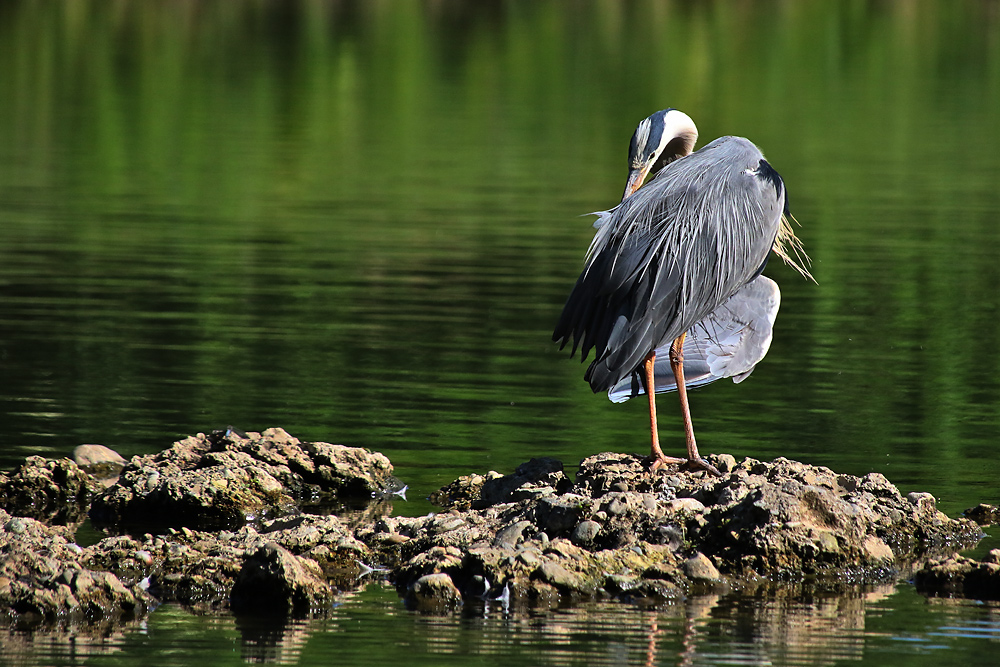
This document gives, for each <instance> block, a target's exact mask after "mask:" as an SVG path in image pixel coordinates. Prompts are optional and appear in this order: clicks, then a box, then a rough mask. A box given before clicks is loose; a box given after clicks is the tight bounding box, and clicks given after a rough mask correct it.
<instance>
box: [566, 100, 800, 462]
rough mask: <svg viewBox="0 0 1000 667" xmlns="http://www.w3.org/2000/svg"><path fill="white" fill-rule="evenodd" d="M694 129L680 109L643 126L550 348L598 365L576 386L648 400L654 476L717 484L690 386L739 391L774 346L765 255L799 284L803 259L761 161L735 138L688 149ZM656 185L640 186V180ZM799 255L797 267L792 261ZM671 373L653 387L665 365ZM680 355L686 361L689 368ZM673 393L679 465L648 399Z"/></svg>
mask: <svg viewBox="0 0 1000 667" xmlns="http://www.w3.org/2000/svg"><path fill="white" fill-rule="evenodd" d="M697 138H698V130H697V128H696V127H695V125H694V122H693V121H692V120H691V118H689V117H688V116H687V115H686V114H684V113H682V112H680V111H678V110H676V109H666V110H663V111H658V112H656V113H654V114H653V115H651V116H649V117H648V118H645V119H644V120H642V121H641V122H640V123H639V126H638V127H637V128H636V130H635V133H634V134H633V135H632V141H631V143H630V145H629V176H628V181H627V184H626V186H625V192H624V194H623V196H622V202H621V203H620V204H619V205H618V206H616V207H615V208H613V209H612V210H610V211H604V212H601V213H599V214H598V216H599V219H598V221H597V223H595V226H597V227H598V231H597V233H596V234H595V236H594V240H593V241H592V242H591V245H590V249H589V250H588V253H587V263H586V266H585V268H584V270H583V273H581V274H580V278H579V279H578V280H577V282H576V286H575V287H574V288H573V291H572V292H571V293H570V295H569V298H568V299H567V301H566V306H565V307H564V308H563V312H562V316H561V317H560V318H559V323H558V324H557V325H556V329H555V333H554V334H553V336H552V337H553V340H557V341H561V347H563V346H565V345H566V343H567V342H568V341H569V340H570V338H572V339H573V352H575V351H576V349H577V347H578V346H581V344H582V347H581V357H582V358H586V357H587V355H588V354H589V352H590V350H591V348H594V349H595V358H594V360H593V362H591V364H590V367H589V368H588V369H587V372H586V374H585V375H584V378H585V379H586V380H587V381H588V382H589V383H590V386H591V388H592V389H593V390H594V392H595V393H596V392H598V391H608V394H609V397H610V398H611V399H612V400H614V401H620V400H627V399H628V398H630V397H632V396H635V395H637V394H638V393H643V391H645V393H646V394H648V397H649V421H650V432H651V440H652V445H651V455H652V459H653V461H652V469H653V470H655V469H656V468H658V467H660V466H661V465H664V464H668V463H687V464H688V465H689V466H691V467H694V468H701V469H704V470H708V471H709V472H711V473H713V474H716V475H717V474H719V473H718V470H716V469H715V468H714V467H713V466H712V465H711V464H709V463H708V462H707V461H705V460H704V459H702V458H701V455H700V454H699V453H698V445H697V443H696V441H695V437H694V428H693V426H692V424H691V414H690V409H689V407H688V401H687V391H686V386H687V384H688V383H690V384H691V385H692V386H697V385H700V384H706V383H708V382H712V381H714V380H717V379H719V378H722V377H733V378H734V380H735V381H737V382H739V381H740V380H742V379H743V378H745V377H746V376H747V375H749V374H750V372H751V371H752V370H753V368H754V366H755V365H756V364H757V362H758V361H760V359H762V358H763V356H764V354H765V353H766V352H767V348H768V346H769V345H770V339H771V325H772V323H773V322H774V317H775V315H776V314H777V309H778V303H779V292H778V287H777V285H776V284H775V283H774V282H773V281H772V280H770V279H769V278H766V277H764V276H762V275H761V271H763V269H764V266H765V265H766V264H767V257H768V253H769V252H770V251H771V250H772V249H773V250H774V251H775V253H776V254H777V255H778V256H779V257H781V258H782V259H784V260H785V261H786V262H788V263H789V264H790V265H792V266H793V267H794V268H796V269H797V270H798V271H799V272H800V273H802V274H803V275H804V276H808V277H811V276H809V272H808V271H807V270H806V269H805V268H804V267H803V266H802V264H801V262H800V261H796V259H799V260H801V259H803V258H805V259H806V260H808V258H806V257H805V255H804V253H802V246H801V243H800V242H799V240H798V239H797V238H796V237H795V234H794V232H793V231H792V228H791V226H790V225H789V223H788V220H787V218H786V217H785V214H787V212H788V210H787V201H786V197H785V187H784V183H783V182H782V180H781V177H780V176H779V175H778V172H776V171H775V170H774V169H773V168H772V167H771V165H770V164H768V163H767V161H766V160H765V159H764V156H763V154H761V152H760V150H758V149H757V147H756V146H754V145H753V144H752V143H751V142H750V141H748V140H746V139H743V138H741V137H722V138H720V139H716V140H715V141H713V142H712V143H710V144H708V145H707V146H705V147H704V148H702V149H701V150H699V151H697V152H695V153H692V152H691V151H692V149H693V148H694V144H695V142H696V141H697ZM650 171H653V172H655V176H654V177H653V179H652V180H651V181H650V183H649V184H647V185H646V186H645V187H640V186H642V183H643V181H644V180H645V178H646V176H647V174H649V173H650ZM793 254H794V255H795V257H793V256H792V255H793ZM663 354H667V356H668V358H669V363H670V368H671V371H672V375H673V377H672V378H671V380H672V381H671V380H662V379H661V380H660V381H657V379H656V375H657V372H658V370H659V373H660V375H661V376H662V375H663V374H664V373H665V371H666V369H665V368H664V367H663V365H662V363H661V364H657V363H656V359H657V355H660V356H661V357H662V356H663ZM685 354H688V355H690V356H691V357H692V362H693V363H692V364H691V365H690V366H689V367H686V366H685V363H684V361H685ZM673 389H676V390H677V392H678V394H679V396H680V403H681V413H682V417H683V420H684V431H685V438H686V443H687V459H681V458H675V457H668V456H665V455H664V454H663V451H662V450H661V449H660V444H659V435H658V432H657V427H656V401H655V394H656V393H657V392H660V391H670V390H673Z"/></svg>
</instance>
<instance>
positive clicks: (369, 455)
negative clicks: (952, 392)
mask: <svg viewBox="0 0 1000 667" xmlns="http://www.w3.org/2000/svg"><path fill="white" fill-rule="evenodd" d="M103 455H104V454H102V456H103ZM112 458H113V457H112ZM709 460H710V462H711V463H712V464H713V465H715V466H716V467H717V468H718V469H719V470H720V471H721V472H722V473H723V476H722V477H710V476H708V475H707V474H705V473H687V472H680V471H678V470H677V469H669V468H668V469H663V470H658V471H657V472H656V473H650V472H649V471H648V468H647V466H646V464H645V461H644V460H643V459H642V458H640V457H637V456H634V455H626V454H614V453H606V454H600V455H597V456H593V457H590V458H588V459H586V460H584V461H583V462H582V463H581V464H580V468H579V470H578V472H577V475H576V479H575V482H574V481H573V480H572V479H570V477H569V476H567V475H566V473H565V471H564V469H563V464H562V463H561V462H560V461H558V460H555V459H551V458H539V459H532V460H531V461H529V462H527V463H525V464H522V465H521V466H519V467H518V468H517V469H516V470H515V471H514V472H512V473H511V474H509V475H503V474H500V473H497V472H489V473H486V474H473V475H468V476H465V477H462V478H460V479H458V480H456V481H455V482H453V483H452V484H449V485H447V486H445V487H443V488H442V489H440V490H439V491H437V492H435V493H434V494H433V498H434V500H435V501H436V502H437V503H438V504H439V505H442V506H444V508H445V509H444V511H442V512H440V513H432V514H428V515H426V516H421V517H401V516H395V517H394V516H390V514H391V510H392V505H391V504H390V502H391V501H395V500H399V499H401V496H402V495H403V494H404V493H405V487H403V486H402V484H401V482H399V480H396V479H395V478H394V477H392V466H391V464H390V463H389V461H388V459H386V458H385V457H384V456H382V455H381V454H378V453H373V452H369V451H367V450H363V449H357V448H349V447H342V446H338V445H330V444H327V443H304V442H301V441H299V440H298V439H296V438H293V437H292V436H290V435H288V434H287V433H285V432H284V431H282V430H280V429H269V430H267V431H264V432H262V433H246V434H244V433H241V432H238V431H236V430H235V429H226V430H225V431H221V432H217V433H214V434H210V435H204V434H199V435H197V436H193V437H190V438H186V439H184V440H181V441H179V442H177V443H175V444H174V445H173V446H172V447H171V448H170V449H167V450H165V451H163V452H161V453H159V454H155V455H151V456H144V457H134V458H133V459H132V460H131V461H129V462H128V463H127V464H126V465H125V466H124V467H123V468H122V470H121V475H120V477H119V478H118V481H117V482H116V483H115V484H113V485H112V486H110V487H109V488H107V489H106V490H102V486H101V485H100V483H98V482H96V481H95V479H96V478H95V477H94V476H92V475H88V474H87V472H86V471H85V470H84V469H83V468H81V467H79V466H77V465H76V464H75V463H73V462H71V461H68V460H66V461H65V462H46V461H45V460H44V459H39V460H31V459H29V461H27V462H26V463H25V466H27V468H24V467H22V469H23V470H22V469H19V471H15V473H13V474H10V475H5V476H4V477H3V478H2V479H0V482H2V483H3V488H4V489H7V488H14V489H16V488H34V487H30V485H29V484H27V482H26V481H25V480H29V479H30V480H41V481H38V482H37V483H36V482H33V483H34V484H35V486H36V487H38V488H49V487H50V486H51V487H52V489H59V492H55V491H52V492H47V493H46V494H44V497H45V498H56V499H57V502H55V503H54V504H55V505H57V504H58V502H59V499H62V501H61V502H64V503H66V504H67V505H74V504H76V505H78V506H79V505H82V506H84V509H85V508H86V505H87V503H88V502H90V503H91V505H90V512H91V517H92V520H93V522H94V524H95V525H98V526H104V527H106V529H107V532H108V533H109V534H110V535H109V536H108V537H105V538H104V539H101V540H99V541H98V542H97V543H96V544H93V545H91V546H87V547H80V546H78V545H76V544H74V543H73V542H72V537H71V531H70V529H68V528H65V527H60V526H48V525H45V524H43V523H41V522H39V521H37V520H35V519H33V518H30V517H28V516H24V515H23V514H24V512H25V511H26V510H25V502H24V501H25V499H26V495H25V494H21V495H18V494H16V493H8V495H6V496H5V499H7V500H6V502H7V505H8V509H7V512H10V514H8V513H7V512H3V513H2V514H0V527H2V530H0V549H2V551H0V556H2V557H3V561H2V562H3V566H2V567H3V568H4V569H3V570H2V571H0V574H2V578H0V608H2V609H5V610H7V613H8V616H9V618H10V619H12V622H17V623H23V622H29V621H28V620H26V619H31V620H30V622H36V623H40V622H47V621H51V620H52V619H56V618H70V617H72V618H73V619H81V620H87V619H92V618H95V617H97V616H100V617H102V618H108V617H120V618H123V619H125V618H126V617H128V616H129V615H131V616H132V617H134V616H136V615H141V614H143V613H145V612H146V611H147V610H148V609H149V608H151V607H155V605H156V604H158V603H160V602H165V601H173V602H179V603H181V604H184V605H187V606H189V607H190V608H192V609H194V610H196V611H199V612H214V611H221V610H231V611H233V612H236V613H242V614H252V615H259V614H266V615H273V614H280V615H285V616H309V615H315V614H324V613H326V611H327V610H329V609H330V607H331V605H332V604H333V603H334V601H335V598H336V595H337V594H338V593H339V592H341V591H348V590H353V589H355V588H357V587H359V586H360V585H362V584H363V583H365V582H367V581H370V580H371V579H372V578H375V579H387V580H388V581H390V582H391V583H392V584H394V585H395V586H396V588H397V590H398V591H399V593H400V596H401V597H402V598H403V600H404V602H405V603H406V605H407V606H409V607H410V608H412V609H416V610H419V611H421V612H427V613H451V612H454V611H456V610H459V609H464V610H470V609H472V610H474V609H477V608H479V607H481V606H484V605H492V606H500V607H502V608H503V609H504V610H505V611H516V610H518V609H523V608H525V607H533V608H539V607H541V608H545V607H550V606H554V605H559V604H565V603H571V602H574V601H581V600H590V599H601V598H616V599H620V600H623V601H628V602H631V603H636V604H640V605H644V606H649V605H654V606H655V605H662V604H670V603H671V602H672V601H676V600H678V599H682V598H683V597H684V596H685V595H688V594H691V593H698V594H700V593H702V592H705V591H714V592H718V591H724V590H730V589H733V588H741V589H754V588H755V587H759V586H761V585H767V586H772V585H779V586H787V585H795V586H802V585H823V586H827V587H836V586H844V585H854V584H857V583H863V582H879V581H892V580H895V578H897V577H899V576H900V575H901V574H903V575H905V574H906V573H908V572H910V571H911V568H920V566H921V565H923V567H922V569H919V573H920V575H919V576H920V577H923V580H924V581H927V582H934V581H943V582H950V583H939V584H927V586H931V587H933V586H936V587H937V588H936V589H934V590H941V591H947V592H948V594H968V591H969V588H970V587H971V588H976V589H977V590H978V589H980V588H983V587H985V588H984V590H988V591H994V590H997V588H996V584H991V583H990V582H992V581H993V580H994V579H993V577H994V576H995V574H996V573H995V572H994V570H995V571H997V572H1000V552H997V556H996V557H995V558H994V557H992V555H991V558H992V560H991V559H987V560H986V561H984V562H982V563H979V564H975V562H972V563H970V562H966V561H965V560H962V559H961V557H957V556H951V554H953V553H954V552H955V551H956V550H957V549H960V548H965V547H968V546H971V545H972V544H973V543H975V542H976V541H977V540H978V539H979V538H980V536H981V530H980V528H979V526H978V525H977V524H976V523H974V522H973V521H971V520H969V519H957V520H955V519H950V518H948V517H947V516H945V515H944V514H942V513H941V512H939V511H938V510H937V508H936V504H935V501H934V498H933V497H931V496H930V495H929V494H921V493H911V494H909V495H907V496H904V495H902V494H901V493H900V492H899V491H898V490H897V489H896V488H895V487H894V486H893V485H892V484H891V483H890V482H889V481H888V480H887V479H886V478H885V477H883V476H882V475H880V474H877V473H873V474H869V475H866V476H863V477H853V476H849V475H841V474H837V473H835V472H833V471H831V470H829V469H827V468H823V467H817V466H808V465H805V464H802V463H797V462H794V461H789V460H786V459H777V460H775V461H773V462H770V463H765V462H761V461H756V460H753V459H745V460H743V461H739V462H737V461H736V460H735V459H734V458H733V457H731V456H725V455H722V456H714V457H709ZM74 471H75V472H74ZM77 473H79V474H77ZM13 479H17V480H20V481H18V482H16V483H13V482H11V481H10V480H13ZM63 480H66V481H63ZM60 483H62V484H64V485H65V491H63V486H60ZM12 484H14V485H13V486H11V485H12ZM17 484H21V487H18V486H17ZM81 489H86V492H84V491H82V490H81ZM60 494H61V495H60ZM81 498H82V499H83V500H80V499H81ZM350 498H354V499H358V498H365V499H367V500H368V501H369V504H368V505H367V506H366V507H363V508H355V509H354V510H352V511H347V512H338V514H337V515H331V514H329V513H327V512H326V511H320V510H319V509H318V508H319V507H325V506H323V505H322V503H321V502H319V501H320V500H323V499H325V500H338V501H344V500H345V499H350ZM54 504H53V503H50V502H49V501H46V503H45V506H46V507H50V506H54ZM19 511H20V512H21V513H22V516H21V517H17V516H12V515H13V514H16V513H17V512H19ZM57 515H58V512H57V513H56V515H52V514H51V511H50V510H46V512H45V517H46V520H51V519H52V517H53V516H57ZM42 554H44V555H42ZM933 568H938V569H936V570H935V569H933ZM941 568H944V569H941ZM925 572H926V574H923V573H925ZM959 580H961V581H963V582H966V583H963V584H962V586H959V585H958V584H957V583H956V582H957V581H959ZM918 585H920V584H918ZM949 586H950V588H949ZM989 586H993V587H994V588H989ZM990 595H992V593H990Z"/></svg>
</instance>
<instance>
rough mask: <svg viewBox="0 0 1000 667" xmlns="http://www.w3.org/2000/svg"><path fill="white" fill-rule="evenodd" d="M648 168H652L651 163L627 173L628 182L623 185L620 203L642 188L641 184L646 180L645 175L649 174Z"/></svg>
mask: <svg viewBox="0 0 1000 667" xmlns="http://www.w3.org/2000/svg"><path fill="white" fill-rule="evenodd" d="M650 166H652V162H650V163H649V164H644V165H643V166H641V167H639V168H637V169H632V170H630V171H629V172H628V182H627V183H625V194H623V195H622V201H625V200H626V199H628V198H629V196H630V195H631V194H632V193H633V192H635V191H636V190H638V189H639V187H640V186H642V182H643V181H645V180H646V174H648V173H649V168H650Z"/></svg>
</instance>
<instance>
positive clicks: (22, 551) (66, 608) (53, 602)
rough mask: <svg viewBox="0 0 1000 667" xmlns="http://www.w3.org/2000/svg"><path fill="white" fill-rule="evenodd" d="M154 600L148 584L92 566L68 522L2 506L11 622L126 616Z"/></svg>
mask: <svg viewBox="0 0 1000 667" xmlns="http://www.w3.org/2000/svg"><path fill="white" fill-rule="evenodd" d="M151 602H152V598H151V597H149V596H148V595H147V593H146V592H145V590H144V588H143V586H141V585H139V584H137V583H136V584H133V585H127V584H125V583H124V582H122V581H121V580H120V579H119V578H118V577H116V576H115V575H114V574H112V573H111V572H108V571H105V570H101V569H93V568H90V567H88V566H87V564H86V556H85V553H84V550H83V549H81V548H80V547H79V546H78V545H77V544H75V543H74V542H73V541H72V539H71V534H70V532H69V531H68V530H66V529H65V528H60V527H52V526H47V525H45V524H43V523H41V522H40V521H37V520H35V519H31V518H28V517H15V516H11V515H10V514H8V513H7V512H5V511H4V510H0V613H3V614H5V615H6V616H7V619H8V621H9V622H10V624H12V625H23V626H30V625H34V624H39V623H75V622H94V621H107V620H121V621H127V620H129V619H131V618H133V617H135V616H136V615H139V614H142V613H144V612H145V611H146V609H147V607H148V606H149V604H150V603H151Z"/></svg>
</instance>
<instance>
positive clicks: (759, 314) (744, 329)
mask: <svg viewBox="0 0 1000 667" xmlns="http://www.w3.org/2000/svg"><path fill="white" fill-rule="evenodd" d="M780 303H781V292H780V291H779V290H778V285H777V284H776V283H775V282H774V281H773V280H771V279H770V278H768V277H766V276H758V277H757V278H755V279H754V280H752V281H750V282H749V283H747V284H746V285H744V286H743V287H742V288H740V289H739V290H738V291H737V292H736V294H734V295H733V296H731V297H730V298H729V299H728V300H727V301H726V302H725V303H723V304H722V305H721V306H719V307H718V308H716V309H715V310H714V311H712V312H711V313H709V314H708V315H707V316H706V317H705V318H704V319H702V320H701V321H699V322H698V323H697V324H695V325H694V326H693V327H691V328H690V329H689V330H688V332H687V338H685V340H684V381H685V384H686V385H687V386H688V387H700V386H702V385H705V384H708V383H710V382H715V381H716V380H720V379H722V378H727V377H731V378H733V382H742V381H743V380H745V379H746V378H747V376H748V375H750V373H751V372H753V369H754V367H755V366H756V365H757V364H758V363H759V362H760V361H761V359H763V358H764V355H766V354H767V350H768V348H769V347H770V346H771V333H772V327H773V325H774V320H775V318H776V317H777V315H778V307H779V305H780ZM669 348H670V345H669V344H667V345H664V346H663V347H660V348H657V350H656V363H655V364H654V369H653V373H654V375H655V380H656V393H661V392H666V391H676V390H677V384H676V382H675V381H674V374H673V371H672V370H671V368H670V359H669ZM643 393H645V392H644V391H643V388H642V383H641V382H640V380H639V375H638V373H632V374H631V375H630V376H628V377H625V378H624V379H622V380H621V381H620V382H618V383H617V384H616V385H615V386H614V387H612V388H611V389H610V390H609V391H608V398H610V399H611V400H612V401H614V402H615V403H621V402H623V401H627V400H628V399H630V398H633V397H635V396H638V395H639V394H643Z"/></svg>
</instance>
